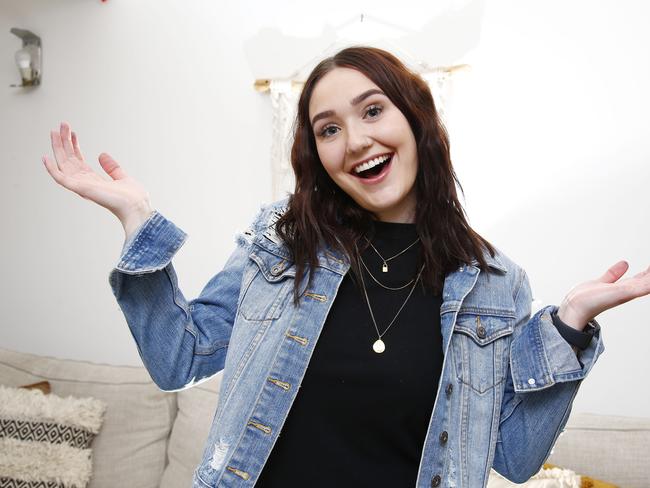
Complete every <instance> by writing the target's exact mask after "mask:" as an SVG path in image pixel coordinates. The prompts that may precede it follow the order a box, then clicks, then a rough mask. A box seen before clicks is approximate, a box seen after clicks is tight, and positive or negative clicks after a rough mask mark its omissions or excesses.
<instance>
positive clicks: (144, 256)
mask: <svg viewBox="0 0 650 488" xmlns="http://www.w3.org/2000/svg"><path fill="white" fill-rule="evenodd" d="M186 239H187V234H186V233H185V232H183V231H182V230H181V229H179V228H178V227H176V225H174V224H173V223H172V222H171V221H169V220H167V219H166V218H165V217H163V216H162V215H161V214H160V213H158V211H155V210H154V212H153V213H152V214H151V215H150V216H149V218H148V219H147V220H146V221H145V223H144V224H142V226H141V227H140V228H139V229H138V230H137V231H136V233H135V234H134V235H133V236H131V238H130V239H129V240H127V241H126V242H125V243H124V247H123V248H122V255H121V256H120V260H119V263H118V264H117V266H116V267H115V269H117V270H118V271H121V272H123V273H127V274H140V273H151V272H153V271H157V270H160V269H163V268H164V267H165V266H167V265H168V264H169V263H170V262H171V260H172V257H173V256H174V254H176V252H178V250H179V249H180V248H181V246H182V245H183V244H184V243H185V240H186Z"/></svg>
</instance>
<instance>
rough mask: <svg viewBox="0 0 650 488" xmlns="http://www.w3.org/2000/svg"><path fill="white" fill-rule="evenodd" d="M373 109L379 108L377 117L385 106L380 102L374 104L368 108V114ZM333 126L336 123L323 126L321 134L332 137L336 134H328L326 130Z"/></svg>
mask: <svg viewBox="0 0 650 488" xmlns="http://www.w3.org/2000/svg"><path fill="white" fill-rule="evenodd" d="M371 110H379V113H378V114H377V115H376V116H375V117H373V118H376V117H379V114H381V113H382V112H383V111H384V108H383V107H382V106H381V105H379V104H372V105H370V106H369V107H368V108H367V109H366V114H368V112H370V111H371ZM331 128H334V125H326V126H325V127H323V128H322V129H321V131H320V133H319V135H320V136H321V137H331V136H332V135H334V134H330V135H327V134H326V131H327V130H328V129H331Z"/></svg>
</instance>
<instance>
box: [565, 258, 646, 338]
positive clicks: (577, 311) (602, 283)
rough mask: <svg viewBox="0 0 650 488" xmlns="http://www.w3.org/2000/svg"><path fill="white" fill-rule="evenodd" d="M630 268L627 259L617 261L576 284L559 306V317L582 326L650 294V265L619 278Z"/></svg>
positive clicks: (577, 326) (573, 324)
mask: <svg viewBox="0 0 650 488" xmlns="http://www.w3.org/2000/svg"><path fill="white" fill-rule="evenodd" d="M628 268H629V264H628V263H627V261H618V262H617V263H616V264H614V265H612V266H611V267H610V268H609V269H608V270H607V271H606V272H605V273H604V274H603V275H602V276H600V277H599V278H597V279H595V280H590V281H585V282H584V283H580V284H579V285H576V286H574V287H573V288H572V289H571V290H570V291H569V293H567V295H566V297H565V298H564V300H563V302H562V304H561V305H560V308H559V311H558V315H559V317H560V319H562V320H563V321H564V322H566V323H567V324H569V325H571V326H573V327H575V328H578V329H580V328H582V327H584V324H586V323H587V322H588V321H589V320H591V319H593V318H594V317H595V316H596V315H598V314H600V313H601V312H604V311H605V310H608V309H610V308H614V307H616V306H617V305H621V304H623V303H625V302H629V301H630V300H633V299H634V298H639V297H642V296H645V295H648V294H650V266H649V267H648V268H646V269H645V270H644V271H641V272H639V273H637V274H635V275H634V276H633V277H631V278H625V279H620V278H621V277H622V276H623V275H624V274H625V272H626V271H627V270H628Z"/></svg>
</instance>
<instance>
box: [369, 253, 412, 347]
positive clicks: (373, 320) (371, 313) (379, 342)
mask: <svg viewBox="0 0 650 488" xmlns="http://www.w3.org/2000/svg"><path fill="white" fill-rule="evenodd" d="M357 258H358V259H359V260H361V256H360V255H359V250H358V249H357ZM360 271H361V288H362V289H363V294H364V296H365V298H366V303H367V304H368V310H370V317H371V318H372V323H373V325H374V326H375V330H376V331H377V336H378V337H379V338H378V339H377V340H376V341H375V342H374V343H373V344H372V350H373V351H375V352H376V353H377V354H381V353H382V352H384V351H385V350H386V344H385V343H384V341H382V340H381V337H382V336H383V335H384V334H386V332H388V329H390V327H391V326H392V325H393V323H394V322H395V320H396V319H397V316H398V315H399V314H400V312H401V311H402V309H403V308H404V306H405V305H406V302H408V301H409V298H411V295H412V294H413V291H414V290H415V287H416V286H417V284H418V281H419V280H420V276H421V275H422V271H424V264H423V265H422V267H421V268H420V271H419V272H418V276H417V278H415V282H414V283H413V286H412V287H411V291H409V294H408V296H407V297H406V300H404V303H402V306H401V307H400V308H399V310H398V311H397V313H396V314H395V317H393V320H391V321H390V324H388V327H386V330H385V331H384V332H382V333H381V334H380V333H379V328H378V327H377V321H376V320H375V314H374V313H373V311H372V306H371V305H370V299H369V298H368V291H367V290H366V283H365V280H364V279H363V270H360Z"/></svg>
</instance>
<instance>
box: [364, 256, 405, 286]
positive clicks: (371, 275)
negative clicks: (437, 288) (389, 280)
mask: <svg viewBox="0 0 650 488" xmlns="http://www.w3.org/2000/svg"><path fill="white" fill-rule="evenodd" d="M359 260H360V261H361V264H363V267H364V268H366V271H367V272H368V274H369V275H370V277H371V278H372V279H373V280H374V282H375V283H377V284H378V285H379V286H381V287H382V288H385V289H386V290H391V291H398V290H403V289H404V288H406V287H407V286H409V285H410V284H411V283H413V280H415V278H411V281H409V282H408V283H406V284H405V285H402V286H399V287H397V288H393V287H391V286H386V285H384V284H383V283H381V282H380V281H379V280H378V279H377V278H375V276H374V275H373V274H372V273H371V272H370V270H369V269H368V265H367V264H366V262H365V261H364V260H363V258H362V257H361V256H360V255H359Z"/></svg>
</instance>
